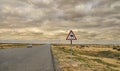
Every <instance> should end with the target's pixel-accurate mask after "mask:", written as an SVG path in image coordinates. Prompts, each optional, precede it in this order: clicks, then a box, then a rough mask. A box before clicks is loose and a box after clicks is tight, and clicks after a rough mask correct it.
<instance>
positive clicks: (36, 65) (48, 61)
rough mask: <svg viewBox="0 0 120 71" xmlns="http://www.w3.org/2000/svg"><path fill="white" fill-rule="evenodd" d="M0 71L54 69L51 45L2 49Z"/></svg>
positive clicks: (0, 51)
mask: <svg viewBox="0 0 120 71" xmlns="http://www.w3.org/2000/svg"><path fill="white" fill-rule="evenodd" d="M0 71H54V68H53V63H52V57H51V51H50V45H41V46H35V47H32V48H12V49H1V50H0Z"/></svg>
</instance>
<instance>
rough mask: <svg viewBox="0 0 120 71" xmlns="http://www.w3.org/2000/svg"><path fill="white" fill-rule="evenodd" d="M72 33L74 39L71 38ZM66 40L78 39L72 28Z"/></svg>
mask: <svg viewBox="0 0 120 71" xmlns="http://www.w3.org/2000/svg"><path fill="white" fill-rule="evenodd" d="M71 33H72V34H73V35H74V39H70V38H69V36H70V34H71ZM66 40H77V38H76V36H75V34H74V32H73V31H72V30H70V32H69V34H68V35H67V38H66Z"/></svg>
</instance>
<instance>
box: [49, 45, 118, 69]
mask: <svg viewBox="0 0 120 71" xmlns="http://www.w3.org/2000/svg"><path fill="white" fill-rule="evenodd" d="M51 46H52V50H53V54H54V56H55V58H56V59H57V60H58V62H59V67H60V68H61V69H62V70H63V71H120V60H119V59H118V58H119V57H120V51H117V50H114V49H113V47H117V48H118V47H119V46H120V45H88V44H86V45H72V48H73V50H72V55H71V50H70V47H71V46H70V45H63V44H59V45H57V44H53V45H51Z"/></svg>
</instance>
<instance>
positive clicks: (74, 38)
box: [66, 30, 77, 58]
mask: <svg viewBox="0 0 120 71" xmlns="http://www.w3.org/2000/svg"><path fill="white" fill-rule="evenodd" d="M66 40H70V44H71V48H70V53H71V56H72V40H77V38H76V36H75V34H74V33H73V31H72V30H71V31H70V32H69V34H68V36H67V38H66ZM71 58H72V57H71Z"/></svg>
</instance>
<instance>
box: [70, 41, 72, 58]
mask: <svg viewBox="0 0 120 71" xmlns="http://www.w3.org/2000/svg"><path fill="white" fill-rule="evenodd" d="M70 44H71V49H70V50H71V56H72V40H70Z"/></svg>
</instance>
